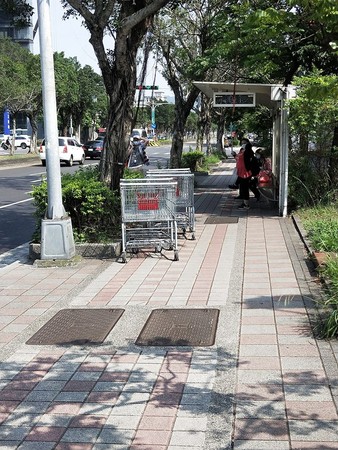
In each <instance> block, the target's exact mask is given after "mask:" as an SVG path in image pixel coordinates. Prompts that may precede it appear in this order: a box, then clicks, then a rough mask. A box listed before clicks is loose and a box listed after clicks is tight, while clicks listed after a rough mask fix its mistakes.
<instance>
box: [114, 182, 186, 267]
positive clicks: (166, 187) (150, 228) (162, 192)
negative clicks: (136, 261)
mask: <svg viewBox="0 0 338 450" xmlns="http://www.w3.org/2000/svg"><path fill="white" fill-rule="evenodd" d="M176 191H177V182H176V181H168V180H163V179H161V180H160V181H156V180H152V181H151V180H147V179H137V180H123V179H122V180H121V181H120V193H121V219H122V253H121V260H122V261H123V262H126V254H127V252H129V253H137V252H138V251H139V249H148V248H155V251H156V252H161V251H162V250H163V249H166V250H173V251H174V260H175V261H178V248H177V222H176V218H175V211H176Z"/></svg>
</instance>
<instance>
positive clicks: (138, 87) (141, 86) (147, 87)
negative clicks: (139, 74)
mask: <svg viewBox="0 0 338 450" xmlns="http://www.w3.org/2000/svg"><path fill="white" fill-rule="evenodd" d="M137 89H138V90H139V91H142V89H145V90H147V91H157V90H158V86H145V85H139V86H137Z"/></svg>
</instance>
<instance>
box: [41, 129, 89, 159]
mask: <svg viewBox="0 0 338 450" xmlns="http://www.w3.org/2000/svg"><path fill="white" fill-rule="evenodd" d="M39 155H40V159H41V163H42V165H43V166H45V165H46V148H45V140H43V141H42V144H41V146H40V152H39ZM59 157H60V162H64V163H66V164H67V165H68V166H72V165H73V163H74V162H78V163H79V164H81V165H82V164H84V162H85V159H86V157H85V152H84V149H83V147H82V144H80V143H79V142H78V141H77V140H76V139H74V138H72V137H67V136H59Z"/></svg>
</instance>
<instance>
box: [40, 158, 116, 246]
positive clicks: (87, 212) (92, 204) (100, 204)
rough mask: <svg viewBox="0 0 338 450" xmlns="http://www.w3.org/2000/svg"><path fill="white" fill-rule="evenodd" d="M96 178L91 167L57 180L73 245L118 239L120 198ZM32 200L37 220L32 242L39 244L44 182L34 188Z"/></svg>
mask: <svg viewBox="0 0 338 450" xmlns="http://www.w3.org/2000/svg"><path fill="white" fill-rule="evenodd" d="M98 175H99V173H98V168H97V167H94V168H93V167H92V166H91V167H86V168H85V169H80V170H78V171H77V172H76V173H74V174H66V175H63V176H62V177H61V185H62V202H63V205H64V208H65V210H66V212H67V213H68V215H69V217H70V218H71V220H72V226H73V233H74V239H75V242H111V241H112V240H114V239H116V238H117V237H118V236H119V235H120V226H121V220H120V218H121V208H120V198H119V196H118V195H117V194H116V193H114V192H112V191H111V190H110V189H109V188H108V187H107V186H106V185H105V184H104V183H102V182H100V181H99V177H98ZM32 196H33V198H34V205H35V207H36V212H35V216H36V219H37V221H36V230H35V233H34V235H33V240H34V241H35V242H39V241H40V235H41V228H40V227H41V219H42V218H44V217H45V213H46V208H47V199H48V195H47V182H46V181H45V180H44V181H43V182H42V183H41V185H40V186H36V187H34V189H33V193H32Z"/></svg>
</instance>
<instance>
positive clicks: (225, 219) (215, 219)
mask: <svg viewBox="0 0 338 450" xmlns="http://www.w3.org/2000/svg"><path fill="white" fill-rule="evenodd" d="M204 223H205V224H211V225H220V224H223V223H238V217H230V216H209V217H208V218H207V219H206V220H205V222H204Z"/></svg>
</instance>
